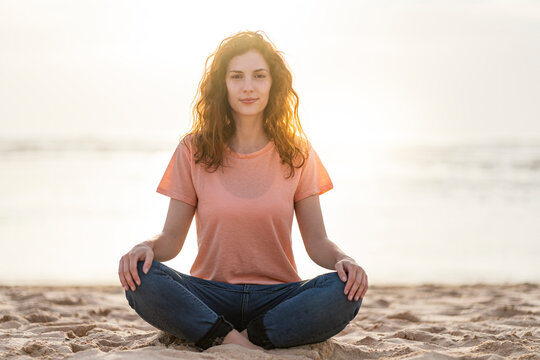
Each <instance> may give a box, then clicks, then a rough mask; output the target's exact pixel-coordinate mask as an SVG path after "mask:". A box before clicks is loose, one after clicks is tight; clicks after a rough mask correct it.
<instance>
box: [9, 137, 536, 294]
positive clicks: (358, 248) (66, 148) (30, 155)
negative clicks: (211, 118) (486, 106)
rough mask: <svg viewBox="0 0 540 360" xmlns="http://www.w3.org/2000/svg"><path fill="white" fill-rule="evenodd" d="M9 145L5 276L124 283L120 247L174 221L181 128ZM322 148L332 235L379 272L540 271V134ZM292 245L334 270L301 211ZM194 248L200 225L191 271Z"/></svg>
mask: <svg viewBox="0 0 540 360" xmlns="http://www.w3.org/2000/svg"><path fill="white" fill-rule="evenodd" d="M0 144H1V145H0V172H1V176H0V185H1V186H0V199H1V202H0V238H1V239H2V245H3V246H2V248H3V256H2V258H3V259H2V264H1V266H0V284H11V285H12V284H72V285H73V284H118V285H120V284H119V281H118V277H117V267H118V261H119V259H120V257H121V256H122V255H123V254H124V253H126V252H127V251H129V249H130V248H131V247H132V246H134V245H135V244H137V243H139V242H141V241H143V240H146V239H148V238H150V237H152V236H154V235H155V234H157V233H159V232H160V231H161V229H162V228H163V224H164V221H165V216H166V212H167V207H168V202H169V199H168V198H167V197H165V196H163V195H160V194H158V193H156V191H155V190H156V188H157V185H158V183H159V181H160V179H161V176H162V175H163V172H164V170H165V167H166V166H167V163H168V161H169V160H170V157H171V156H172V153H173V151H174V148H175V147H176V140H175V139H172V140H171V139H170V138H169V139H167V140H164V141H159V142H157V141H154V142H150V141H136V140H131V141H126V140H123V141H111V140H108V141H105V140H99V139H90V138H86V139H85V138H81V139H74V138H72V139H70V140H62V139H59V140H43V141H36V140H32V141H30V140H28V139H14V138H8V139H4V140H2V141H1V143H0ZM314 146H315V149H316V151H317V152H318V154H319V156H320V158H321V160H322V161H323V164H324V165H325V166H326V168H327V170H328V172H329V174H330V176H331V178H332V180H333V183H334V189H332V190H330V191H329V192H327V193H325V194H323V195H321V198H320V199H321V207H322V211H323V216H324V220H325V225H326V230H327V233H328V236H329V238H330V239H331V240H332V241H334V242H335V243H336V244H338V246H339V247H341V248H342V249H343V250H344V251H345V252H346V253H347V254H349V255H350V256H352V257H353V258H355V259H356V261H357V262H358V263H359V264H360V265H361V266H362V267H363V268H364V269H365V271H366V272H367V274H368V277H369V283H370V284H420V283H446V284H465V283H468V284H471V283H480V282H482V283H517V282H540V266H539V265H538V263H539V261H538V259H539V258H540V141H527V142H525V141H500V140H492V141H482V142H479V141H478V142H457V141H456V142H452V143H448V142H447V143H431V144H426V143H424V144H422V143H416V144H408V145H406V144H402V145H394V146H383V145H358V144H356V145H355V144H338V143H332V144H325V143H320V144H318V143H315V142H314ZM293 248H294V252H295V257H296V262H297V267H298V270H299V274H300V276H301V277H302V278H304V279H307V278H310V277H313V276H316V275H318V274H321V273H324V272H328V271H331V270H329V269H324V268H321V267H319V266H318V265H316V264H315V263H313V262H312V261H311V260H310V259H309V257H308V256H307V254H306V252H305V249H304V247H303V243H302V238H301V236H300V233H299V231H298V228H297V225H296V222H295V223H294V227H293ZM196 251H197V246H196V234H195V225H194V223H193V225H192V227H191V229H190V232H189V234H188V237H187V239H186V242H185V245H184V248H183V249H182V251H181V253H180V254H179V255H178V256H177V257H176V258H175V259H173V260H171V261H169V262H167V264H168V265H169V266H171V267H173V268H175V269H177V270H179V271H182V272H186V273H188V272H189V269H190V267H191V264H192V262H193V260H194V258H195V254H196Z"/></svg>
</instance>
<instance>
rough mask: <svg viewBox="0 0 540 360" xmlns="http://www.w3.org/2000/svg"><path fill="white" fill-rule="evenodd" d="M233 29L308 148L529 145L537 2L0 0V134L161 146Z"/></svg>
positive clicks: (538, 43) (538, 132)
mask: <svg viewBox="0 0 540 360" xmlns="http://www.w3.org/2000/svg"><path fill="white" fill-rule="evenodd" d="M242 30H263V31H264V32H265V33H266V34H267V36H268V37H269V38H270V40H271V41H272V42H273V43H274V44H275V45H276V47H277V48H278V49H279V50H280V51H282V52H283V55H284V57H285V59H286V61H287V62H288V64H289V66H290V68H291V69H292V71H293V77H294V83H293V86H294V88H295V90H296V91H297V92H298V93H299V96H300V117H301V120H302V124H303V126H304V128H305V130H306V132H307V134H308V136H309V137H310V138H312V139H314V140H315V141H318V142H325V143H330V144H331V143H339V142H348V143H352V142H356V141H365V142H375V143H377V142H380V143H393V142H399V141H433V140H437V139H440V140H444V139H468V138H472V139H485V138H488V139H492V138H503V139H511V140H512V139H538V138H540V101H539V99H540V66H539V64H540V2H538V1H410V0H409V1H407V0H400V1H294V0H293V1H273V2H271V3H269V2H254V1H197V2H196V1H190V2H187V1H186V2H183V1H151V2H150V1H146V2H143V1H118V0H112V1H58V0H50V1H6V0H0V52H1V54H2V55H1V56H0V138H29V139H35V138H40V139H43V138H45V139H47V138H61V139H66V138H67V139H70V138H71V139H73V138H85V137H93V138H99V139H110V140H113V141H114V140H116V139H119V138H130V139H131V138H133V139H148V140H166V141H169V142H174V141H176V140H177V138H178V136H179V135H181V134H182V133H183V132H185V131H186V130H187V129H188V128H189V123H190V121H191V106H192V101H193V99H194V96H195V93H196V89H197V84H198V82H199V80H200V78H201V76H202V73H203V70H204V63H205V60H206V58H207V57H208V56H209V55H210V54H211V53H212V52H213V51H214V50H215V49H216V48H217V46H218V45H219V43H220V42H221V41H222V40H223V39H224V38H226V37H227V36H230V35H232V34H234V33H236V32H238V31H242Z"/></svg>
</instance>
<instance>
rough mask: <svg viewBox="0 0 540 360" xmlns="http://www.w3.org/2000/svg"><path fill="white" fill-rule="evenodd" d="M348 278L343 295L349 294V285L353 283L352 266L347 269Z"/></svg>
mask: <svg viewBox="0 0 540 360" xmlns="http://www.w3.org/2000/svg"><path fill="white" fill-rule="evenodd" d="M348 275H349V276H348V277H349V278H348V279H347V284H346V285H345V295H348V294H349V291H350V290H351V287H352V286H353V284H354V281H355V280H356V270H355V269H354V268H353V269H349V271H348Z"/></svg>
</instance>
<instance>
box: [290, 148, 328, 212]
mask: <svg viewBox="0 0 540 360" xmlns="http://www.w3.org/2000/svg"><path fill="white" fill-rule="evenodd" d="M298 170H300V171H301V172H300V181H299V182H298V187H297V188H296V191H295V193H294V202H297V201H300V200H303V199H305V198H307V197H309V196H312V195H321V194H324V193H325V192H327V191H328V190H330V189H332V188H333V187H334V185H333V184H332V180H331V179H330V176H329V175H328V172H327V171H326V168H325V167H324V165H323V164H322V161H321V159H320V158H319V156H318V155H317V153H316V152H315V150H314V149H313V147H311V146H310V149H309V156H308V158H307V159H306V161H305V163H304V165H302V167H301V168H300V169H298Z"/></svg>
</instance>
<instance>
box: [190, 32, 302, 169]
mask: <svg viewBox="0 0 540 360" xmlns="http://www.w3.org/2000/svg"><path fill="white" fill-rule="evenodd" d="M262 34H264V35H265V37H267V38H268V36H266V34H265V33H264V32H263V31H261V30H259V31H256V32H253V31H243V32H239V33H237V34H235V35H232V36H230V37H228V38H226V39H224V40H223V41H222V42H221V44H220V45H219V46H218V48H217V50H216V51H214V52H213V53H212V54H211V55H210V56H209V57H208V58H207V59H206V63H205V70H204V74H203V77H202V79H201V81H200V83H199V87H198V90H197V95H196V96H195V99H194V102H196V104H195V106H194V107H193V123H192V126H191V129H190V130H189V132H188V133H187V134H185V135H184V136H183V137H184V138H185V137H187V136H188V135H189V139H190V140H191V142H192V144H193V145H194V146H195V153H194V158H195V162H196V163H199V162H200V163H203V164H205V165H206V168H207V170H208V171H215V170H217V169H218V168H219V167H220V166H224V165H223V155H224V144H226V143H227V142H228V141H229V140H230V139H231V137H232V136H233V135H234V132H235V130H236V128H235V123H234V121H233V117H232V112H231V107H230V105H229V101H228V98H227V85H226V83H225V76H226V72H227V66H228V64H229V62H230V60H231V59H232V58H233V57H235V56H237V55H242V54H245V53H246V52H248V51H250V50H256V51H257V52H259V53H260V54H261V55H262V56H263V58H264V59H265V60H266V62H267V64H268V65H269V66H270V76H271V77H272V86H271V88H270V94H269V98H268V104H267V105H266V107H265V109H264V112H263V118H264V124H263V128H264V132H265V134H266V136H267V137H268V138H269V139H270V140H271V141H273V142H274V145H275V147H276V149H277V151H278V152H279V156H280V158H281V163H282V164H287V165H288V166H289V169H290V172H289V176H288V177H287V178H289V177H292V176H294V169H295V168H299V167H301V166H302V165H303V164H304V162H305V160H306V158H307V155H308V152H309V141H308V140H307V137H306V134H305V133H304V131H303V129H302V126H301V125H300V119H299V117H298V101H299V98H298V94H297V93H296V92H295V91H294V89H293V88H292V75H291V72H290V71H289V69H288V65H287V63H286V62H285V60H284V58H283V57H282V55H281V52H280V51H278V50H277V49H276V48H275V46H274V45H273V44H272V42H271V41H270V40H265V38H264V37H263V35H262Z"/></svg>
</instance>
